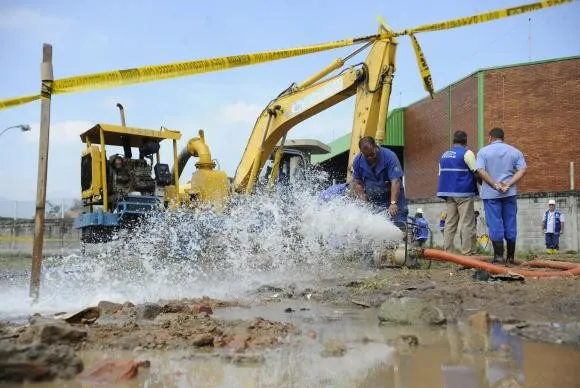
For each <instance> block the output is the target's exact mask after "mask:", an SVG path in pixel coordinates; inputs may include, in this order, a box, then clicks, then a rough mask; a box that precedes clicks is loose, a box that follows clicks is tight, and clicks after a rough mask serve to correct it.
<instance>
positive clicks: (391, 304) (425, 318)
mask: <svg viewBox="0 0 580 388" xmlns="http://www.w3.org/2000/svg"><path fill="white" fill-rule="evenodd" d="M378 317H379V320H380V321H381V322H387V323H393V324H401V325H441V324H443V323H445V316H444V315H443V313H442V312H441V310H439V309H438V308H437V307H434V306H431V305H430V304H428V303H427V302H424V301H422V300H420V299H416V298H407V297H403V298H391V299H388V300H386V301H385V302H383V304H382V305H381V307H380V308H379V312H378Z"/></svg>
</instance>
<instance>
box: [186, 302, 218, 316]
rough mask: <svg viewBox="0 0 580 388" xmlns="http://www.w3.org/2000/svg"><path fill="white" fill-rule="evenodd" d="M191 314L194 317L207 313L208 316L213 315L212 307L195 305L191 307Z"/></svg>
mask: <svg viewBox="0 0 580 388" xmlns="http://www.w3.org/2000/svg"><path fill="white" fill-rule="evenodd" d="M190 308H191V313H192V314H194V315H197V314H201V313H206V314H207V315H211V314H213V310H212V308H211V306H209V305H206V304H194V305H192V306H191V307H190Z"/></svg>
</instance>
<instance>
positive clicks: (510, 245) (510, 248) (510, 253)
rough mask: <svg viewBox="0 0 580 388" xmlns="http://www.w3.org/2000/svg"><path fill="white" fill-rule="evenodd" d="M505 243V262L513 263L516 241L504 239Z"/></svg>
mask: <svg viewBox="0 0 580 388" xmlns="http://www.w3.org/2000/svg"><path fill="white" fill-rule="evenodd" d="M506 243H507V244H506V245H507V255H506V258H505V262H506V263H508V264H513V263H514V260H515V257H516V242H515V241H511V240H507V241H506Z"/></svg>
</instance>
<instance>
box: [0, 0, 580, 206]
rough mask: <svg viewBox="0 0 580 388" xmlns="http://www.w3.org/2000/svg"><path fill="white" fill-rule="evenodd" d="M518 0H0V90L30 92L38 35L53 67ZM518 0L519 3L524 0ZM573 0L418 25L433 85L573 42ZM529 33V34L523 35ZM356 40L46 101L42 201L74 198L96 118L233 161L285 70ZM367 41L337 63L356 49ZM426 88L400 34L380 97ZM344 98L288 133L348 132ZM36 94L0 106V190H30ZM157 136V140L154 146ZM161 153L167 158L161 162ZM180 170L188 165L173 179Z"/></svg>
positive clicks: (148, 57)
mask: <svg viewBox="0 0 580 388" xmlns="http://www.w3.org/2000/svg"><path fill="white" fill-rule="evenodd" d="M525 2H526V0H479V1H478V0H463V1H458V0H455V1H452V0H439V1H436V2H434V1H428V0H406V1H389V0H381V1H378V0H368V1H360V2H359V3H358V4H356V5H355V4H354V3H352V2H351V3H346V2H345V3H344V5H341V4H340V2H338V1H336V0H318V1H304V0H292V1H290V0H279V1H274V2H265V1H257V0H244V1H233V0H231V1H219V0H216V1H210V2H205V1H204V2H199V1H179V0H173V1H165V2H160V1H152V0H149V1H148V0H139V1H137V0H126V1H123V2H119V1H109V0H100V1H98V2H81V1H64V0H53V1H50V2H47V1H42V0H34V1H30V0H21V1H10V0H0V53H2V60H1V61H0V99H2V98H9V97H16V96H21V95H29V94H37V93H38V90H39V87H40V81H39V79H40V71H39V64H40V62H41V59H42V44H43V43H50V44H52V45H53V64H54V76H55V78H56V79H59V78H64V77H69V76H74V75H81V74H88V73H94V72H101V71H107V70H116V69H124V68H131V67H137V66H145V65H155V64H162V63H172V62H178V61H187V60H194V59H202V58H210V57H218V56H226V55H236V54H243V53H251V52H259V51H266V50H274V49H282V48H290V47H297V46H302V45H308V44H316V43H323V42H328V41H333V40H339V39H346V38H352V37H357V36H362V35H368V34H374V33H376V31H377V28H378V23H377V15H379V14H380V15H383V16H384V18H385V19H386V20H387V22H388V23H389V25H390V26H391V27H392V28H393V29H394V30H402V29H405V28H412V27H416V26H419V25H422V24H429V23H434V22H440V21H444V20H449V19H453V18H458V17H463V16H469V15H472V14H475V13H481V12H487V11H491V10H495V9H499V8H503V7H510V6H516V5H520V4H523V3H525ZM528 2H532V1H530V0H528ZM577 20H580V2H574V3H571V4H566V5H563V6H559V7H554V8H550V9H546V10H541V11H538V12H533V13H529V14H524V15H519V16H516V17H512V18H508V19H502V20H497V21H494V22H490V23H484V24H480V25H472V26H467V27H463V28H459V29H455V30H447V31H437V32H429V33H421V34H418V35H417V38H418V40H419V42H420V44H421V46H422V48H423V51H424V53H425V56H426V59H427V62H428V64H429V67H430V68H431V74H432V77H433V82H434V84H435V88H436V89H440V88H443V87H445V86H446V85H448V84H450V83H452V82H454V81H456V80H458V79H460V78H462V77H465V76H467V75H469V74H470V73H472V72H474V71H476V70H478V69H481V68H485V67H492V66H500V65H507V64H512V63H520V62H527V61H529V60H530V59H531V60H532V61H537V60H544V59H551V58H558V57H566V56H572V55H579V54H580V40H579V39H578V37H579V36H580V26H579V24H578V23H577ZM530 37H531V40H530V39H529V38H530ZM355 48H356V47H348V48H343V49H337V50H332V51H326V52H323V53H318V54H311V55H308V56H302V57H295V58H290V59H285V60H281V61H277V62H270V63H265V64H260V65H256V66H251V67H244V68H238V69H232V70H226V71H222V72H216V73H208V74H201V75H195V76H191V77H186V78H177V79H172V80H165V81H159V82H153V83H145V84H141V85H133V86H125V87H120V88H113V89H104V90H99V91H87V92H82V93H74V94H65V95H55V96H54V97H53V99H52V111H51V129H50V155H49V161H48V163H49V170H48V189H47V197H48V198H49V199H60V198H78V197H79V195H80V174H79V170H80V168H79V167H80V153H81V151H82V149H83V147H84V145H83V144H82V143H81V142H80V139H79V136H78V135H79V134H80V133H82V132H83V131H85V130H86V129H88V128H90V127H91V126H93V125H94V124H96V123H112V124H118V123H119V113H118V110H117V108H116V106H115V105H116V103H117V102H120V103H122V104H123V105H124V107H125V113H126V118H127V125H129V126H134V127H144V128H151V129H159V128H160V127H161V126H165V127H167V128H171V129H177V130H180V131H181V132H182V133H183V138H182V141H181V143H180V145H179V147H180V148H181V147H183V146H185V144H186V141H187V139H189V138H191V137H194V136H196V134H197V131H198V130H199V129H204V130H205V134H206V140H207V142H208V144H209V146H210V148H211V152H212V157H214V158H216V159H217V160H218V161H219V165H220V167H221V168H222V169H224V170H226V172H227V173H228V175H229V176H233V174H234V173H235V170H236V167H237V164H238V162H239V160H240V157H241V155H242V152H243V150H244V148H245V145H246V141H247V140H248V138H249V135H250V133H251V131H252V129H253V128H252V127H253V125H254V122H255V120H256V118H257V117H258V115H259V113H260V112H261V110H262V109H263V107H264V106H265V105H266V104H267V103H268V102H269V101H270V100H271V99H272V98H274V97H275V96H277V95H278V94H279V93H280V92H281V91H282V90H284V89H285V88H287V87H288V86H289V85H290V84H291V83H293V82H300V81H302V80H304V79H306V78H308V77H309V76H310V75H312V74H314V73H316V72H317V71H318V70H320V69H322V68H323V67H325V66H326V65H327V64H329V63H330V62H331V61H333V60H334V59H335V58H338V57H342V56H345V55H348V54H349V53H350V52H351V51H353V50H354V49H355ZM367 53H368V52H366V51H365V52H363V53H362V54H361V55H359V56H357V57H356V58H354V59H353V60H352V61H351V62H349V63H350V64H356V63H358V62H361V61H363V60H364V57H365V55H366V54H367ZM426 96H427V93H426V92H425V91H424V90H423V85H422V82H421V79H420V76H419V71H418V68H417V64H416V60H415V56H414V52H413V49H412V46H411V43H410V41H409V38H408V37H401V38H400V39H399V45H398V49H397V70H396V73H395V80H394V86H393V92H392V95H391V104H390V108H391V109H392V108H397V107H399V106H406V105H408V104H411V103H413V102H415V101H417V100H419V99H422V98H425V97H426ZM353 110H354V97H353V98H351V99H349V100H347V101H344V102H342V103H340V104H338V105H337V106H335V107H333V108H330V109H328V110H326V111H325V112H323V113H321V114H318V115H316V116H314V117H312V118H310V119H309V120H307V121H305V122H304V123H302V124H300V125H299V126H297V127H295V128H294V129H292V130H291V131H290V133H289V135H288V138H294V139H296V138H314V139H318V140H321V141H324V142H329V141H332V140H333V139H335V138H338V137H340V136H342V135H344V134H346V133H348V132H349V131H350V130H351V127H352V117H353ZM39 118H40V102H33V103H30V104H27V105H22V106H18V107H15V108H11V109H7V110H1V111H0V131H1V130H2V129H4V128H6V127H9V126H12V125H17V124H29V125H31V126H32V130H31V131H30V132H26V133H21V132H19V131H18V130H10V131H8V132H6V133H5V134H4V135H2V136H1V137H0V201H10V200H18V201H31V200H34V199H35V197H36V177H37V175H38V172H37V168H38V164H37V160H38V137H39ZM162 147H163V146H162ZM170 151H171V149H170V143H167V144H166V145H165V148H164V150H163V152H162V155H169V153H170ZM170 164H171V163H170ZM192 171H193V163H191V162H190V165H189V166H188V168H187V169H186V170H185V172H184V174H183V175H182V180H185V179H187V176H188V175H189V174H191V172H192Z"/></svg>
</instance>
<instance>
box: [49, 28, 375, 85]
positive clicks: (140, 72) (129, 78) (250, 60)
mask: <svg viewBox="0 0 580 388" xmlns="http://www.w3.org/2000/svg"><path fill="white" fill-rule="evenodd" d="M368 40H369V39H368V37H367V38H366V39H365V38H358V39H345V40H339V41H335V42H330V43H323V44H317V45H312V46H304V47H299V48H291V49H283V50H275V51H267V52H261V53H254V54H244V55H234V56H228V57H221V58H210V59H201V60H197V61H189V62H179V63H172V64H166V65H156V66H145V67H138V68H133V69H125V70H117V71H107V72H104V73H96V74H89V75H84V76H79V77H70V78H64V79H59V80H56V81H54V83H53V85H52V89H53V90H52V92H53V93H54V94H58V93H71V92H80V91H84V90H92V89H102V88H110V87H116V86H123V85H131V84H137V83H144V82H152V81H158V80H163V79H169V78H176V77H185V76H190V75H194V74H201V73H209V72H213V71H218V70H225V69H232V68H236V67H242V66H250V65H255V64H259V63H265V62H271V61H277V60H280V59H285V58H290V57H296V56H301V55H307V54H312V53H316V52H320V51H326V50H332V49H336V48H340V47H346V46H351V45H354V44H357V43H361V42H364V41H368Z"/></svg>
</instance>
